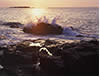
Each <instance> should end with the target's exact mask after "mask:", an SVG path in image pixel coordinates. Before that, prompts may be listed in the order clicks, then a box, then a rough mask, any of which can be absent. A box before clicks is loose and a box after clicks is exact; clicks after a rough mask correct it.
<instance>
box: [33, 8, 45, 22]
mask: <svg viewBox="0 0 100 77" xmlns="http://www.w3.org/2000/svg"><path fill="white" fill-rule="evenodd" d="M45 13H46V9H42V8H34V9H32V17H33V19H34V22H37V21H38V19H39V18H41V17H43V16H45Z"/></svg>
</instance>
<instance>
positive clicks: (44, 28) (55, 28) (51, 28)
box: [23, 22, 63, 35]
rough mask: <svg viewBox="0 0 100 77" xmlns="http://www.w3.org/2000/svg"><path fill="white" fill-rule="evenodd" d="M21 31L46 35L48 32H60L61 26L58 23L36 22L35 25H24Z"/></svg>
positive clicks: (61, 30)
mask: <svg viewBox="0 0 100 77" xmlns="http://www.w3.org/2000/svg"><path fill="white" fill-rule="evenodd" d="M23 31H24V32H25V33H31V34H36V35H48V34H62V32H63V28H62V27H61V26H59V25H56V24H55V25H52V24H48V23H44V22H41V23H38V24H37V25H36V26H34V25H33V26H32V27H28V26H26V27H24V29H23Z"/></svg>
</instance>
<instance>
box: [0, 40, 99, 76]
mask: <svg viewBox="0 0 100 77" xmlns="http://www.w3.org/2000/svg"><path fill="white" fill-rule="evenodd" d="M0 75H1V76H98V75H99V41H98V40H90V41H80V40H49V39H47V40H44V39H37V40H25V41H22V42H20V43H17V44H14V45H5V46H0Z"/></svg>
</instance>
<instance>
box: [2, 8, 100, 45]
mask: <svg viewBox="0 0 100 77" xmlns="http://www.w3.org/2000/svg"><path fill="white" fill-rule="evenodd" d="M43 16H46V17H47V18H48V21H49V23H51V22H52V19H53V18H55V17H58V19H57V22H56V24H59V25H61V26H62V27H63V28H64V32H63V34H61V35H47V36H36V35H32V34H26V33H24V32H23V31H22V29H20V28H10V27H8V26H5V25H2V24H1V23H4V22H20V23H22V24H26V23H28V22H30V21H36V19H38V18H39V17H43ZM0 24H1V25H0V36H4V37H6V38H5V39H2V40H0V44H5V43H14V42H18V41H21V40H25V39H37V38H46V39H50V38H51V39H71V40H74V39H75V40H76V39H78V40H83V39H88V38H99V8H96V7H93V8H92V7H91V8H90V7H87V8H48V9H39V8H38V9H37V8H0ZM69 27H73V28H74V29H75V31H72V30H71V31H69V32H68V31H67V30H68V29H67V28H69ZM76 34H81V35H84V36H86V37H85V38H83V37H75V35H76Z"/></svg>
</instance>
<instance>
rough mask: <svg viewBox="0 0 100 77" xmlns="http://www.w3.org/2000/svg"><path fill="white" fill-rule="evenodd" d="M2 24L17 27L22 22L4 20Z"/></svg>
mask: <svg viewBox="0 0 100 77" xmlns="http://www.w3.org/2000/svg"><path fill="white" fill-rule="evenodd" d="M2 25H8V26H10V27H11V28H19V27H21V26H22V25H23V24H21V23H19V22H5V23H3V24H2Z"/></svg>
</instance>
